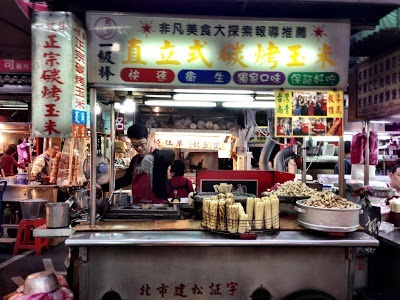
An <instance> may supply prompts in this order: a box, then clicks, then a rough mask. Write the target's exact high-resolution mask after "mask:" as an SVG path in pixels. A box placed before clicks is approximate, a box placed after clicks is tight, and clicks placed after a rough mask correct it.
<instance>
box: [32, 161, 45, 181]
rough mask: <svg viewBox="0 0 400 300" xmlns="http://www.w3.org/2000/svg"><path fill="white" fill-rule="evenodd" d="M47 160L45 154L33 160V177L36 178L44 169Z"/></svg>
mask: <svg viewBox="0 0 400 300" xmlns="http://www.w3.org/2000/svg"><path fill="white" fill-rule="evenodd" d="M45 164H46V163H45V160H44V157H43V156H38V157H36V159H35V160H34V161H33V164H32V168H31V174H30V176H31V177H32V178H36V177H37V175H38V174H39V173H40V172H41V171H42V169H43V168H44V166H45Z"/></svg>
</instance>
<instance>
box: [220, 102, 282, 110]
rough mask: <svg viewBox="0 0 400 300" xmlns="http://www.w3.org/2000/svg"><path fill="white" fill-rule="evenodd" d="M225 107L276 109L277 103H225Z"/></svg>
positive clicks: (223, 104)
mask: <svg viewBox="0 0 400 300" xmlns="http://www.w3.org/2000/svg"><path fill="white" fill-rule="evenodd" d="M222 106H223V107H229V108H242V109H246V108H261V109H262V108H275V102H273V101H252V102H245V103H244V102H241V103H240V102H224V103H222Z"/></svg>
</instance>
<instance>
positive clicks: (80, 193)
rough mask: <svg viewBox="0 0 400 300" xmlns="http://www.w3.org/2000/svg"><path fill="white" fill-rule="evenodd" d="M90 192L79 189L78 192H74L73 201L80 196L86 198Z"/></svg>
mask: <svg viewBox="0 0 400 300" xmlns="http://www.w3.org/2000/svg"><path fill="white" fill-rule="evenodd" d="M89 192H90V190H89V189H79V190H75V191H74V192H73V193H74V199H75V200H78V199H79V198H80V197H82V196H88V195H89Z"/></svg>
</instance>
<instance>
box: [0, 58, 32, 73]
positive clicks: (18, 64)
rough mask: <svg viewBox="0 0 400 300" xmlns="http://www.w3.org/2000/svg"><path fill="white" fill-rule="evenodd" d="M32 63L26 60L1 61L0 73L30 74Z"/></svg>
mask: <svg viewBox="0 0 400 300" xmlns="http://www.w3.org/2000/svg"><path fill="white" fill-rule="evenodd" d="M31 69H32V66H31V61H30V60H25V59H0V73H30V72H31Z"/></svg>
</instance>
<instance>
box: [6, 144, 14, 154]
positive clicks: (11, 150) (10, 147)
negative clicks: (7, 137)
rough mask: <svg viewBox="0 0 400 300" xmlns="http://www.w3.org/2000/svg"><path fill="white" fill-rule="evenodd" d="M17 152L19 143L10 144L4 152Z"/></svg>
mask: <svg viewBox="0 0 400 300" xmlns="http://www.w3.org/2000/svg"><path fill="white" fill-rule="evenodd" d="M15 152H17V145H15V144H10V145H8V148H7V150H6V151H5V152H4V153H5V154H8V155H11V154H13V153H15Z"/></svg>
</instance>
